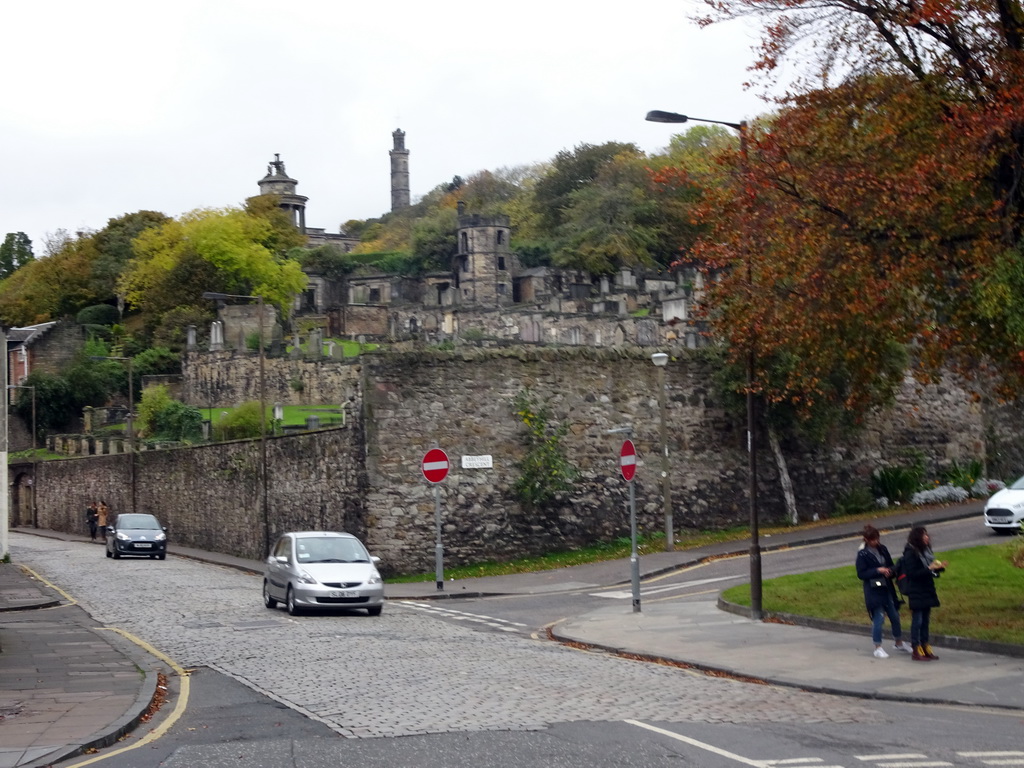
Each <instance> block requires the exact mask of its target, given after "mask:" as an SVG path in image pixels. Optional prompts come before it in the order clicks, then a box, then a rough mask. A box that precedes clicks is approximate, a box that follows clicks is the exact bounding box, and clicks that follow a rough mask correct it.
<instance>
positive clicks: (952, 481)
mask: <svg viewBox="0 0 1024 768" xmlns="http://www.w3.org/2000/svg"><path fill="white" fill-rule="evenodd" d="M981 472H982V466H981V462H980V461H978V460H977V459H974V460H972V461H969V462H968V463H967V465H966V466H963V467H961V466H960V464H959V463H958V462H956V461H953V463H952V464H950V465H949V469H947V470H946V471H945V472H943V473H942V482H943V483H944V484H946V485H955V486H957V487H959V488H963V489H964V490H965V491H967V493H968V494H970V493H971V491H972V489H973V488H974V484H975V483H977V482H978V480H979V479H980V478H981Z"/></svg>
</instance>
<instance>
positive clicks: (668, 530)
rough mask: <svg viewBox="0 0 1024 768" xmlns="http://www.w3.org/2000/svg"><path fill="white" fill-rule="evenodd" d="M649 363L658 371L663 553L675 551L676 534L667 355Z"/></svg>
mask: <svg viewBox="0 0 1024 768" xmlns="http://www.w3.org/2000/svg"><path fill="white" fill-rule="evenodd" d="M651 362H652V363H654V367H655V368H657V370H658V410H659V411H660V412H661V419H660V425H659V432H660V436H661V506H662V511H663V512H664V514H665V551H666V552H671V551H673V550H674V549H675V543H676V542H675V539H676V532H675V526H674V525H673V524H672V486H671V483H670V482H669V477H668V406H667V404H666V402H665V400H666V397H667V395H666V392H665V366H666V365H668V355H666V354H665V353H664V352H655V353H654V354H653V355H651Z"/></svg>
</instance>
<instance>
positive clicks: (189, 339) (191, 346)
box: [185, 325, 196, 352]
mask: <svg viewBox="0 0 1024 768" xmlns="http://www.w3.org/2000/svg"><path fill="white" fill-rule="evenodd" d="M185 339H186V341H185V349H187V350H188V351H189V352H192V351H194V350H195V348H196V327H195V326H194V325H190V326H189V327H188V328H186V329H185Z"/></svg>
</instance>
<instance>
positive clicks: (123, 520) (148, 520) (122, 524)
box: [117, 515, 160, 531]
mask: <svg viewBox="0 0 1024 768" xmlns="http://www.w3.org/2000/svg"><path fill="white" fill-rule="evenodd" d="M117 527H118V528H135V529H137V530H140V531H159V530H160V522H159V521H158V520H157V519H156V518H155V517H153V516H152V515H120V516H119V517H118V518H117Z"/></svg>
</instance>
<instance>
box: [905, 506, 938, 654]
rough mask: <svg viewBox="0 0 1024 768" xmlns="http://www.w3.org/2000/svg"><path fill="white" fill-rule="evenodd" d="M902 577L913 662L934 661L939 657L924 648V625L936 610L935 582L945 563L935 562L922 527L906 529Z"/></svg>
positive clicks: (925, 625)
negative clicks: (905, 585)
mask: <svg viewBox="0 0 1024 768" xmlns="http://www.w3.org/2000/svg"><path fill="white" fill-rule="evenodd" d="M902 567H903V573H904V574H905V576H906V579H907V588H906V590H905V592H906V594H907V602H909V603H910V617H911V618H910V643H911V645H913V646H914V655H913V659H914V660H915V661H934V660H936V659H938V658H939V657H938V656H936V655H935V654H934V653H932V647H931V646H930V645H929V644H928V639H929V638H928V625H929V623H930V622H931V615H932V608H938V607H939V596H938V594H937V593H936V591H935V579H937V578H938V577H939V574H940V573H942V572H943V571H944V570H946V563H944V562H940V561H938V560H936V559H935V554H934V553H933V552H932V546H931V538H930V537H929V536H928V531H927V530H926V529H925V527H924V526H923V525H918V526H915V527H914V528H911V529H910V535H909V536H908V537H907V546H906V548H905V549H904V550H903V561H902Z"/></svg>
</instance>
